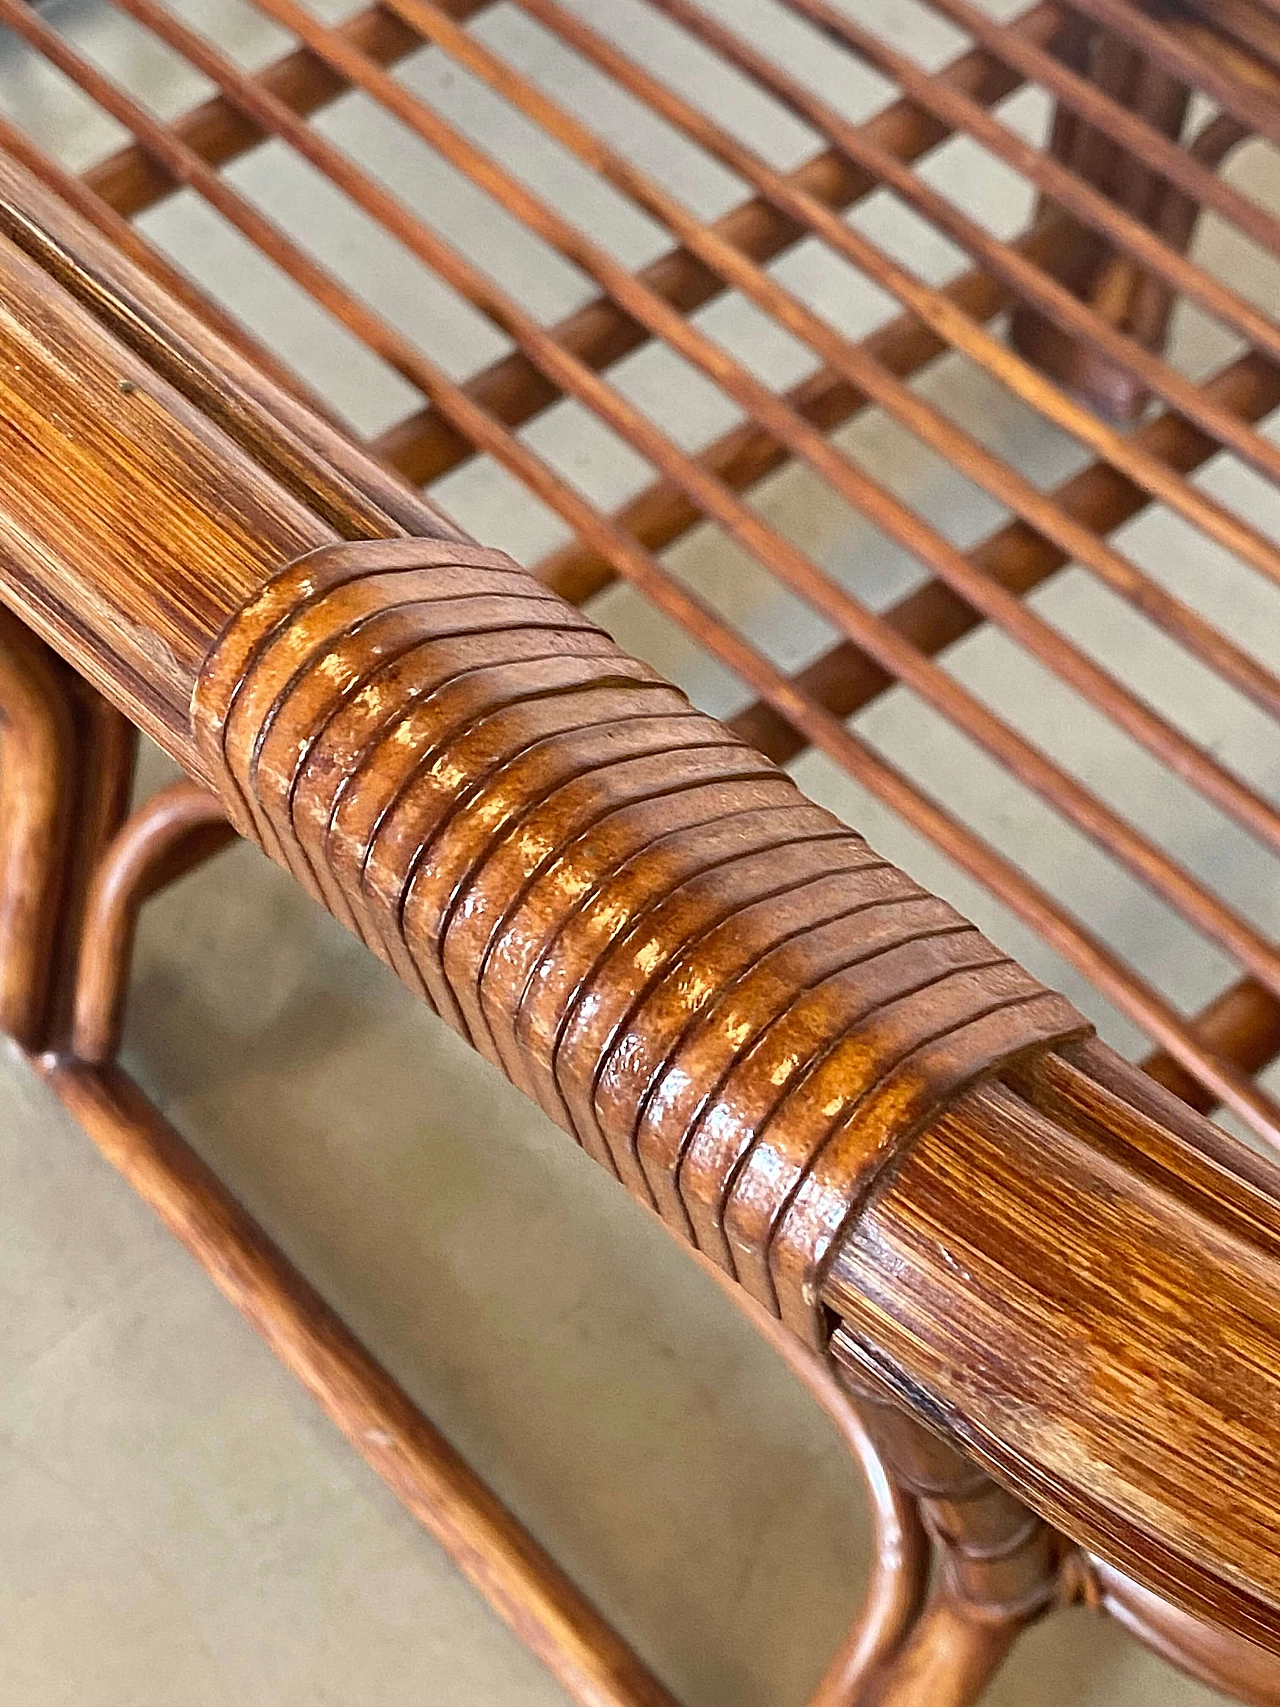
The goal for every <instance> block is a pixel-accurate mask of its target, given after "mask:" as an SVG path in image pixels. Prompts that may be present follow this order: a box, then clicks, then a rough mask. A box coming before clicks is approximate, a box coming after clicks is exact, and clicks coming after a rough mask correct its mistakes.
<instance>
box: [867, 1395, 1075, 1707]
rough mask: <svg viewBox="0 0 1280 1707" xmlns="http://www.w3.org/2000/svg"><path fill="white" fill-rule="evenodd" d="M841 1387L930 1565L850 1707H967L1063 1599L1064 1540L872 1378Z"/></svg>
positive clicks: (1068, 1546) (1067, 1545)
mask: <svg viewBox="0 0 1280 1707" xmlns="http://www.w3.org/2000/svg"><path fill="white" fill-rule="evenodd" d="M841 1381H842V1385H843V1386H844V1387H845V1389H846V1391H848V1392H850V1394H851V1395H852V1397H853V1398H854V1399H855V1401H856V1403H857V1406H858V1410H859V1412H860V1414H861V1416H862V1418H863V1420H864V1422H865V1424H866V1427H867V1430H868V1432H869V1434H870V1436H871V1438H872V1440H873V1441H874V1442H875V1445H876V1448H877V1450H878V1451H879V1453H880V1455H881V1457H882V1458H883V1459H884V1461H885V1463H886V1465H887V1466H888V1468H889V1471H890V1473H891V1474H892V1476H893V1477H894V1479H895V1481H896V1482H897V1483H898V1485H899V1486H900V1487H901V1488H903V1489H904V1490H905V1491H906V1492H907V1493H908V1494H910V1495H912V1496H913V1497H914V1498H915V1500H916V1501H917V1503H918V1505H919V1509H920V1514H921V1516H922V1518H923V1519H924V1525H925V1528H926V1530H927V1531H928V1534H929V1537H930V1539H931V1541H932V1543H933V1546H934V1549H935V1554H936V1556H937V1560H938V1565H937V1570H936V1573H935V1579H934V1585H933V1589H932V1592H931V1594H930V1597H929V1600H928V1602H927V1604H926V1606H925V1608H924V1611H923V1613H922V1614H921V1616H920V1618H919V1619H918V1621H917V1622H916V1623H915V1625H914V1627H913V1628H912V1630H911V1632H910V1634H909V1635H908V1636H907V1638H906V1640H905V1641H904V1642H903V1643H902V1645H901V1647H899V1648H898V1649H897V1651H896V1652H895V1653H893V1654H892V1655H891V1656H890V1657H889V1658H888V1659H887V1660H886V1662H885V1663H884V1664H883V1665H881V1666H880V1667H879V1668H878V1669H877V1670H876V1671H875V1672H873V1673H872V1674H871V1675H870V1676H869V1678H868V1679H867V1681H866V1683H865V1685H864V1687H863V1689H862V1691H861V1692H860V1693H859V1694H858V1695H856V1696H855V1697H853V1699H852V1702H851V1707H969V1704H970V1703H972V1702H976V1701H977V1700H978V1699H979V1698H980V1697H981V1695H982V1693H983V1691H984V1689H985V1688H986V1686H987V1684H988V1682H989V1681H990V1679H991V1677H992V1676H993V1675H994V1673H995V1672H996V1671H997V1670H998V1669H999V1667H1000V1665H1001V1663H1002V1662H1003V1661H1004V1659H1005V1656H1006V1655H1007V1654H1008V1653H1009V1650H1010V1649H1011V1648H1012V1647H1013V1644H1014V1643H1015V1642H1016V1641H1017V1639H1018V1637H1019V1636H1020V1635H1021V1634H1022V1632H1023V1630H1025V1629H1026V1628H1027V1626H1028V1625H1029V1624H1032V1623H1034V1622H1035V1621H1036V1620H1037V1619H1039V1618H1041V1617H1043V1616H1044V1615H1045V1613H1047V1612H1050V1611H1052V1610H1053V1609H1054V1608H1055V1607H1056V1606H1058V1605H1060V1604H1062V1602H1063V1600H1064V1598H1066V1597H1067V1593H1068V1590H1067V1579H1066V1576H1064V1571H1063V1563H1064V1559H1065V1558H1066V1557H1067V1556H1068V1555H1069V1553H1070V1551H1071V1549H1070V1545H1069V1543H1067V1542H1065V1541H1064V1540H1063V1538H1062V1537H1061V1536H1060V1535H1059V1534H1058V1533H1057V1532H1056V1531H1055V1530H1054V1529H1052V1528H1051V1527H1050V1526H1049V1525H1048V1524H1047V1523H1045V1522H1044V1521H1043V1519H1041V1518H1039V1517H1037V1516H1036V1515H1035V1513H1034V1512H1031V1511H1029V1510H1028V1509H1027V1507H1026V1506H1024V1505H1023V1504H1022V1503H1021V1501H1020V1500H1018V1499H1016V1498H1015V1497H1014V1496H1013V1495H1012V1494H1010V1493H1007V1492H1006V1491H1005V1489H1003V1488H1001V1487H999V1486H998V1485H997V1484H996V1483H995V1482H993V1481H992V1479H991V1478H990V1476H988V1475H987V1473H986V1472H985V1471H984V1470H982V1469H980V1468H979V1467H978V1466H977V1465H975V1464H974V1463H973V1462H972V1461H971V1460H969V1459H967V1458H965V1457H964V1456H963V1455H962V1454H961V1453H960V1452H959V1451H958V1450H957V1449H956V1448H955V1447H953V1446H951V1445H950V1444H949V1443H948V1442H947V1441H946V1440H944V1439H942V1438H941V1437H940V1436H938V1435H935V1434H932V1433H931V1432H930V1431H929V1430H927V1429H926V1428H924V1427H923V1426H922V1425H921V1424H920V1423H919V1422H917V1421H916V1419H915V1418H914V1417H913V1416H911V1415H910V1414H909V1413H908V1412H907V1411H905V1410H904V1409H902V1407H901V1406H900V1405H899V1404H898V1403H897V1402H896V1401H895V1400H892V1399H890V1398H888V1397H887V1396H886V1395H885V1393H884V1392H883V1391H882V1390H880V1389H879V1387H878V1385H877V1383H876V1382H875V1380H874V1377H869V1378H868V1379H867V1380H866V1381H865V1382H863V1381H861V1380H858V1381H856V1382H855V1381H853V1380H851V1378H850V1377H849V1375H848V1374H847V1373H844V1372H842V1375H841ZM1072 1592H1073V1591H1072Z"/></svg>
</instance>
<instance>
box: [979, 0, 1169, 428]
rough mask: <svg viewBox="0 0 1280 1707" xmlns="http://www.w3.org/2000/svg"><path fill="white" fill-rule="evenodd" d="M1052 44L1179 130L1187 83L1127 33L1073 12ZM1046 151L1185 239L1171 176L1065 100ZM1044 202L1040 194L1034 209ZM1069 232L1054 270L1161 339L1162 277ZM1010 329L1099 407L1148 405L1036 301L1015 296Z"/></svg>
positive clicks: (1131, 332) (1144, 114)
mask: <svg viewBox="0 0 1280 1707" xmlns="http://www.w3.org/2000/svg"><path fill="white" fill-rule="evenodd" d="M1054 52H1055V54H1056V55H1057V57H1058V58H1060V59H1061V60H1062V61H1063V62H1064V63H1065V64H1066V65H1067V66H1069V67H1070V69H1071V70H1072V71H1075V72H1077V73H1078V74H1079V75H1081V76H1083V77H1087V78H1089V80H1090V81H1091V82H1092V83H1094V84H1095V85H1096V86H1097V87H1098V88H1099V89H1101V90H1102V91H1103V92H1104V93H1106V94H1108V95H1110V96H1112V97H1113V98H1114V100H1115V101H1116V102H1117V104H1118V105H1120V106H1122V107H1125V108H1127V109H1128V110H1129V111H1130V112H1133V113H1135V114H1136V115H1137V116H1138V117H1139V118H1142V119H1145V120H1146V122H1147V123H1148V124H1149V125H1151V126H1153V127H1154V128H1155V129H1157V130H1159V131H1161V132H1162V133H1163V134H1164V135H1165V136H1169V137H1174V138H1176V137H1178V136H1180V135H1181V133H1182V127H1183V123H1184V120H1185V118H1186V112H1187V105H1188V99H1189V93H1188V90H1187V89H1186V87H1185V85H1183V84H1181V83H1179V82H1177V81H1176V79H1174V78H1172V77H1171V76H1169V74H1168V73H1167V72H1166V71H1164V70H1162V69H1161V68H1160V67H1159V66H1157V65H1155V64H1153V63H1152V62H1151V61H1150V60H1144V59H1143V58H1142V56H1141V55H1140V54H1139V53H1138V52H1137V51H1136V50H1135V49H1134V48H1133V47H1131V46H1130V45H1129V44H1128V43H1127V42H1123V41H1121V40H1119V39H1118V38H1117V37H1115V36H1112V35H1108V34H1107V33H1106V31H1104V30H1100V29H1099V28H1098V27H1097V25H1095V24H1091V23H1090V22H1089V21H1088V20H1087V19H1084V18H1081V17H1078V16H1073V17H1072V18H1071V19H1070V20H1069V21H1068V22H1067V23H1066V24H1065V25H1064V27H1063V29H1062V30H1061V31H1060V32H1059V35H1058V37H1057V39H1056V41H1055V43H1054ZM1049 152H1050V154H1052V155H1053V157H1054V158H1055V159H1057V160H1060V161H1061V162H1062V163H1063V164H1064V165H1066V166H1069V167H1070V168H1071V170H1072V171H1073V172H1074V173H1075V175H1076V176H1077V177H1079V178H1083V179H1084V180H1085V181H1086V182H1088V183H1090V184H1093V185H1094V186H1095V187H1096V188H1097V189H1099V190H1101V191H1102V192H1103V193H1104V194H1105V195H1107V196H1108V197H1109V198H1110V199H1111V200H1113V201H1115V202H1117V203H1118V204H1119V205H1120V206H1121V207H1123V208H1124V209H1125V210H1126V211H1127V212H1129V213H1131V214H1133V215H1134V216H1135V217H1136V218H1138V219H1141V220H1142V221H1143V223H1144V224H1146V225H1149V226H1151V227H1152V228H1153V229H1154V230H1157V231H1159V232H1160V233H1161V235H1162V236H1164V237H1165V238H1166V241H1170V242H1172V243H1173V244H1174V246H1175V247H1177V248H1178V249H1180V250H1181V249H1183V248H1185V247H1186V244H1187V242H1188V241H1189V239H1190V236H1191V231H1192V229H1193V227H1194V218H1192V219H1189V220H1187V219H1184V218H1182V217H1181V212H1182V210H1181V208H1179V209H1178V215H1179V216H1178V217H1175V218H1173V219H1171V218H1170V215H1171V213H1172V212H1173V209H1174V196H1175V192H1173V191H1172V190H1171V189H1170V186H1169V185H1168V184H1166V183H1165V182H1164V181H1163V180H1162V179H1161V178H1160V177H1159V176H1158V175H1157V174H1156V173H1154V172H1152V171H1151V170H1150V169H1149V168H1148V167H1146V166H1144V165H1143V164H1142V163H1141V162H1140V161H1138V160H1136V159H1135V158H1134V157H1133V156H1132V155H1130V154H1128V153H1126V151H1125V150H1124V149H1123V148H1122V147H1121V146H1120V145H1119V144H1118V143H1116V142H1114V141H1113V140H1112V139H1111V138H1110V137H1108V136H1105V135H1104V134H1103V133H1102V132H1101V131H1099V130H1097V129H1096V128H1094V127H1093V126H1092V125H1089V124H1087V123H1085V122H1084V121H1083V120H1082V119H1081V118H1080V117H1079V116H1078V115H1077V114H1075V113H1073V112H1072V111H1071V110H1070V109H1069V108H1068V107H1067V106H1066V105H1065V104H1064V103H1059V105H1058V107H1057V109H1056V111H1055V113H1054V118H1053V124H1052V130H1051V132H1050V138H1049ZM1046 211H1047V209H1046V208H1045V207H1044V205H1043V204H1042V206H1041V209H1040V213H1041V214H1044V213H1045V212H1046ZM1171 225H1175V226H1183V225H1185V230H1180V231H1175V230H1172V229H1170V227H1171ZM1075 235H1076V237H1077V239H1078V241H1076V242H1075V243H1073V244H1072V245H1071V246H1070V248H1069V252H1068V259H1067V260H1066V261H1065V262H1064V263H1062V264H1060V265H1059V266H1058V268H1057V269H1056V276H1057V277H1058V278H1059V279H1060V281H1061V282H1062V283H1063V284H1065V285H1066V286H1067V287H1068V288H1069V289H1070V290H1071V291H1072V292H1073V294H1074V295H1076V296H1078V297H1080V298H1081V299H1082V300H1083V301H1084V302H1087V303H1088V304H1089V306H1090V307H1091V308H1092V309H1093V310H1094V311H1095V313H1097V314H1098V316H1099V317H1100V318H1101V319H1102V320H1104V321H1105V322H1106V323H1107V324H1108V325H1110V326H1113V327H1115V328H1116V329H1117V330H1118V331H1121V332H1124V333H1126V334H1127V335H1128V336H1129V337H1131V338H1133V339H1134V340H1135V342H1137V343H1139V344H1141V345H1142V346H1143V348H1144V349H1148V350H1152V351H1159V350H1161V349H1163V347H1164V342H1165V336H1166V333H1167V331H1168V325H1169V315H1170V312H1171V310H1172V308H1173V292H1172V291H1171V290H1170V288H1169V286H1168V285H1167V284H1166V283H1165V281H1164V280H1162V279H1159V278H1156V277H1154V276H1152V275H1151V274H1149V273H1144V272H1143V270H1142V269H1141V267H1140V266H1138V265H1137V264H1136V263H1135V262H1134V261H1133V260H1132V259H1131V258H1130V257H1128V256H1126V255H1123V254H1120V253H1118V252H1117V251H1116V250H1115V249H1113V248H1112V247H1111V245H1110V244H1108V243H1107V242H1106V241H1105V240H1104V239H1103V238H1102V237H1101V236H1099V234H1098V233H1097V232H1095V231H1092V230H1091V229H1090V228H1089V227H1087V226H1085V225H1081V224H1076V225H1075ZM1010 338H1011V341H1012V343H1013V345H1014V347H1015V348H1016V349H1017V350H1018V351H1019V352H1020V353H1021V354H1022V355H1024V356H1026V357H1027V359H1028V360H1029V361H1033V362H1034V363H1035V364H1036V365H1037V366H1038V367H1039V368H1041V369H1043V371H1044V372H1045V373H1047V374H1048V375H1049V377H1050V378H1052V379H1054V380H1056V381H1057V382H1058V384H1060V385H1062V386H1064V387H1065V388H1066V389H1067V390H1069V391H1072V392H1074V393H1075V394H1076V395H1077V396H1079V397H1082V398H1084V399H1085V401H1087V402H1088V403H1090V404H1091V405H1092V406H1093V407H1094V408H1095V409H1097V410H1098V411H1099V412H1100V413H1102V414H1105V415H1109V416H1111V417H1113V418H1115V419H1118V420H1122V421H1128V420H1134V419H1136V418H1137V417H1138V416H1139V415H1141V413H1142V411H1143V409H1144V408H1145V407H1146V403H1147V392H1146V391H1145V389H1144V388H1143V386H1142V385H1141V384H1140V382H1139V381H1138V380H1137V379H1135V378H1134V376H1133V375H1132V374H1128V373H1125V372H1124V371H1123V370H1122V369H1120V368H1118V367H1116V366H1115V364H1114V363H1113V362H1111V361H1109V360H1107V358H1106V357H1105V356H1103V355H1102V354H1101V353H1100V352H1098V351H1096V350H1094V349H1092V348H1090V347H1089V346H1088V345H1087V344H1084V343H1082V342H1081V341H1080V340H1078V339H1075V338H1072V337H1070V336H1069V335H1068V334H1067V333H1065V332H1063V331H1062V330H1061V329H1060V328H1058V327H1056V326H1054V325H1052V324H1051V323H1050V322H1049V321H1048V320H1046V319H1045V318H1044V317H1043V316H1042V315H1041V314H1039V313H1037V312H1036V310H1035V309H1033V308H1029V307H1026V306H1023V307H1019V308H1017V309H1016V310H1015V311H1014V313H1013V315H1012V317H1011V321H1010Z"/></svg>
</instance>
